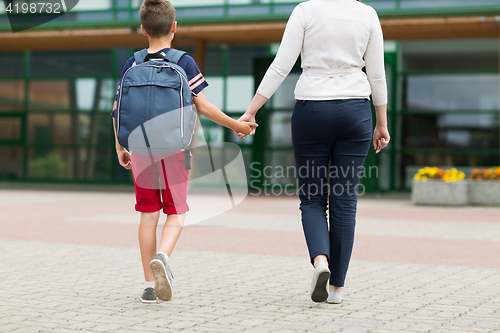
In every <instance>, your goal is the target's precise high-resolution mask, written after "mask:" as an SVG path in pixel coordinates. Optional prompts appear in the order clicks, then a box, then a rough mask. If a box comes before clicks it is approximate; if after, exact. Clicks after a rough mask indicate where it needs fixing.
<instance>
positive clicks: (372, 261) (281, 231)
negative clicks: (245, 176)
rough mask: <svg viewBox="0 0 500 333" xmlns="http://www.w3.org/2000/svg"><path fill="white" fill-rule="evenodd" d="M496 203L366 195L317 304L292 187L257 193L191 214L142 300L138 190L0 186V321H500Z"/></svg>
mask: <svg viewBox="0 0 500 333" xmlns="http://www.w3.org/2000/svg"><path fill="white" fill-rule="evenodd" d="M190 204H191V205H192V207H194V209H193V215H196V214H198V215H199V214H203V213H204V211H207V212H208V211H210V210H213V209H216V207H217V201H216V199H214V198H210V197H206V196H200V195H193V196H191V197H190ZM256 207H257V208H256ZM499 216H500V210H499V209H498V208H488V207H486V208H480V207H465V208H454V209H447V208H436V207H414V206H412V205H411V203H410V202H409V201H408V200H407V197H402V198H397V197H382V198H374V197H363V198H361V200H360V204H359V213H358V225H357V235H356V243H355V248H354V253H353V260H352V262H351V266H350V269H349V272H348V277H347V281H346V288H345V289H344V292H343V293H344V295H345V300H344V302H343V303H342V304H339V305H330V304H326V303H324V304H316V303H313V302H311V301H310V298H309V295H308V288H309V284H310V278H311V274H312V267H311V265H310V264H309V262H308V258H307V249H306V247H305V244H304V238H303V235H302V233H301V225H300V215H299V211H298V209H297V199H296V198H287V197H280V198H262V197H258V198H255V197H249V198H247V200H245V201H244V202H243V203H242V204H241V205H240V206H238V207H237V208H235V209H233V210H231V211H230V212H227V213H226V214H224V215H222V216H218V217H216V218H212V219H210V220H207V221H205V222H202V223H199V224H194V225H190V226H188V227H186V228H185V230H184V231H183V234H182V236H181V239H180V242H179V246H178V248H177V249H176V251H175V252H174V255H173V256H172V258H171V266H172V270H173V272H174V275H175V280H174V297H173V299H172V301H170V302H159V303H158V304H154V305H144V304H141V303H140V302H139V300H138V294H139V292H140V290H141V287H142V271H141V266H140V257H139V249H138V244H137V230H136V229H137V220H138V214H136V213H135V212H134V211H133V195H132V194H131V193H129V192H127V193H106V192H74V191H27V190H8V189H3V190H0V267H1V269H0V332H28V333H29V332H75V331H87V332H177V331H183V332H334V331H335V332H337V331H343V332H401V331H405V332H452V331H453V332H455V331H457V330H460V331H468V332H499V331H500V313H499V312H498V311H499V309H500V261H499V255H498V254H499V253H500V219H499Z"/></svg>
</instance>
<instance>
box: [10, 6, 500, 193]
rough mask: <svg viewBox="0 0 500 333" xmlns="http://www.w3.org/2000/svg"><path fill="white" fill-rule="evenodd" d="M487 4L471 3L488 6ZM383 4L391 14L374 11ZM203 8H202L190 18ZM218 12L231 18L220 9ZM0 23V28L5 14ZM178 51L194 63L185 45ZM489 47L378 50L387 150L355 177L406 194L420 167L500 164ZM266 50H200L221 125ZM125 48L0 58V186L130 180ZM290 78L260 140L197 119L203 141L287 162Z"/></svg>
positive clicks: (428, 43) (238, 109) (453, 43)
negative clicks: (368, 176) (373, 169)
mask: <svg viewBox="0 0 500 333" xmlns="http://www.w3.org/2000/svg"><path fill="white" fill-rule="evenodd" d="M488 1H489V0H484V1H483V2H474V5H475V6H489V5H495V4H496V2H494V1H493V2H491V1H490V2H488ZM495 1H496V0H495ZM366 2H370V4H372V3H373V4H374V7H376V8H377V6H379V10H380V11H381V12H384V10H385V11H390V10H395V9H396V8H398V6H399V9H400V10H405V9H407V10H417V9H421V10H428V11H429V12H432V11H433V10H434V9H436V8H437V7H440V8H438V9H440V10H441V9H442V8H448V7H453V6H456V7H457V6H458V7H460V6H462V7H467V6H469V7H470V6H471V4H470V1H462V0H453V1H451V0H450V1H447V2H446V3H445V2H439V1H438V2H436V1H427V0H420V1H407V0H401V1H398V0H393V1H385V2H382V1H375V0H372V1H366ZM139 3H140V1H135V0H133V1H132V3H130V2H129V0H123V1H122V0H114V1H111V0H109V1H101V0H99V1H91V0H88V1H84V2H82V4H81V5H79V6H80V8H79V9H80V10H81V11H82V10H87V9H90V10H103V11H106V10H112V12H113V13H112V14H113V15H114V16H113V17H114V18H113V19H114V20H116V21H119V20H120V19H128V18H131V16H132V18H133V17H135V16H134V15H136V14H137V10H136V9H137V6H138V5H139ZM256 3H257V4H258V3H261V4H265V5H266V6H265V8H267V9H269V8H268V5H270V4H271V2H269V1H260V2H259V1H257V2H255V1H233V0H231V1H229V2H227V1H223V0H220V1H219V0H217V1H215V0H214V1H212V2H210V3H209V2H207V0H204V2H203V5H204V6H215V7H213V8H212V9H211V10H216V9H217V10H219V9H218V8H219V7H217V6H222V7H221V8H222V9H224V8H225V9H226V10H228V9H229V7H228V6H231V5H236V7H237V6H240V5H241V6H243V5H245V6H246V4H248V5H249V6H250V5H251V6H256ZM273 3H274V2H273ZM276 3H277V4H279V5H280V6H283V7H280V8H282V10H283V13H285V12H286V11H288V12H289V11H290V9H291V8H293V6H294V5H293V2H291V3H289V2H287V1H281V2H280V1H276ZM287 3H288V4H287ZM295 3H296V2H295ZM383 3H385V4H386V5H388V6H389V5H390V6H393V5H394V8H393V7H391V8H381V7H380V6H382V5H383ZM174 4H175V2H174ZM179 4H180V3H179ZM113 5H114V6H113ZM182 5H183V6H185V8H180V9H179V10H178V13H179V14H180V16H182V15H184V16H185V17H189V16H190V15H191V16H196V15H198V14H196V13H198V12H200V10H201V9H200V2H199V1H198V2H197V1H194V0H193V1H192V3H191V2H190V3H188V2H186V0H183V1H182ZM188 5H193V6H194V7H189V6H188ZM82 6H83V7H82ZM287 6H288V7H287ZM411 6H413V7H411ZM0 7H2V6H0ZM84 7H85V8H84ZM236 7H235V8H236ZM410 7H411V8H410ZM237 8H240V9H241V8H246V7H237ZM252 8H254V7H252ZM255 8H261V7H255ZM262 8H264V7H262ZM273 8H274V7H273ZM276 8H278V7H276ZM276 8H274V10H275V9H276ZM485 8H486V7H485ZM285 9H286V10H285ZM0 10H1V9H0ZM206 10H208V9H207V8H206V7H204V8H203V10H201V12H203V11H205V13H206ZM259 10H261V9H259ZM262 10H263V9H262ZM196 11H198V12H196ZM464 13H465V14H466V12H464ZM247 14H248V15H250V14H249V13H247ZM254 14H255V15H256V17H257V16H258V15H260V14H258V13H254ZM268 14H269V13H268ZM285 14H286V13H285ZM75 15H76V16H74V17H72V18H67V19H68V20H72V19H74V20H84V18H85V17H84V16H82V15H88V18H93V19H95V17H97V16H99V15H101V16H102V15H104V14H103V13H102V12H83V11H82V12H78V11H77V12H76V13H75ZM78 15H79V16H78ZM95 15H97V16H95ZM120 15H121V16H120ZM200 15H201V14H200ZM214 15H215V14H214ZM217 15H219V14H217ZM221 15H223V16H224V17H226V16H227V15H229V16H231V15H233V16H234V15H237V14H235V13H233V14H231V13H229V12H224V11H223V12H222V14H221ZM252 15H253V14H252ZM262 15H264V14H262ZM266 15H267V14H266ZM99 17H100V16H99ZM103 17H104V16H103ZM0 18H1V19H3V20H4V21H5V18H6V17H5V16H0ZM222 21H223V20H222V19H221V22H222ZM1 23H2V21H1V20H0V25H1ZM182 48H183V49H185V50H186V51H187V52H188V53H190V54H191V55H194V48H193V47H191V46H185V47H182ZM0 49H1V46H0ZM499 49H500V45H499V39H498V38H475V39H453V40H447V39H444V40H443V39H440V40H420V41H405V40H401V41H394V42H390V41H389V42H388V43H387V54H386V62H387V74H388V86H389V93H390V101H391V102H390V105H389V125H390V128H391V135H392V142H391V145H390V146H389V147H388V148H387V149H385V150H384V151H383V153H382V154H380V155H379V156H369V159H368V161H367V165H376V166H378V167H379V171H378V175H377V176H378V177H377V178H376V179H375V180H373V179H372V180H366V181H374V182H375V183H374V185H373V186H372V188H373V189H375V190H376V189H378V190H394V189H396V190H399V189H407V188H408V187H409V184H410V181H411V178H412V176H413V174H414V172H415V171H416V170H417V169H418V168H420V167H422V166H428V165H431V166H434V165H436V166H445V167H446V166H457V167H461V168H462V169H465V170H467V169H468V168H472V167H478V166H493V165H499V164H500V155H499V151H500V135H499V127H500V124H499V110H500V99H499V91H500V83H499V63H500V61H499ZM273 50H274V52H275V51H276V45H274V44H273V45H266V44H265V45H256V44H251V45H229V44H220V43H211V44H209V46H208V48H207V53H206V65H205V70H204V74H205V76H206V78H207V81H208V82H209V84H210V86H209V87H208V88H207V89H206V90H205V93H206V95H207V97H208V99H209V100H210V101H211V102H212V103H214V104H215V105H216V106H218V107H219V108H220V109H222V110H223V111H225V112H226V113H228V114H229V115H230V116H232V117H235V118H237V117H239V115H241V114H242V113H243V112H244V111H245V109H246V106H247V105H248V103H249V102H250V100H251V98H252V96H253V93H254V91H255V87H256V85H257V84H258V83H259V82H258V80H259V79H258V77H259V75H260V74H258V72H259V71H260V72H262V71H263V70H265V68H256V66H257V65H256V64H259V63H261V64H266V61H267V63H269V61H270V60H271V59H272V57H273V54H274V53H273ZM134 51H135V50H134V49H132V48H119V49H103V50H76V51H67V50H66V51H65V50H63V51H60V50H57V51H56V50H52V51H51V50H48V51H29V50H28V51H24V52H0V180H7V179H8V180H15V181H52V182H59V181H61V182H95V183H117V182H130V181H131V175H130V173H128V172H127V171H125V170H124V169H123V168H122V167H120V166H119V165H118V163H117V161H116V156H115V152H114V141H113V132H112V123H111V121H112V120H111V117H110V115H109V112H110V110H111V106H112V104H113V103H112V100H113V98H114V94H115V91H116V86H117V82H118V80H119V78H120V74H121V70H122V66H123V64H124V63H125V61H126V60H127V59H128V58H129V57H130V56H131V55H132V54H133V52H134ZM259 59H260V60H261V61H260V62H259V61H258V60H259ZM299 72H300V68H296V69H295V70H294V72H292V73H291V75H290V76H289V78H288V79H287V80H286V81H285V82H284V84H283V85H282V86H281V87H280V89H279V90H278V92H277V93H276V95H275V96H274V97H273V99H272V100H271V101H270V102H269V103H267V105H266V110H265V113H261V114H265V116H263V117H264V118H262V119H264V121H263V124H264V126H261V127H259V130H258V131H259V134H258V135H260V136H259V137H248V138H246V139H245V140H243V141H239V140H238V139H236V138H235V137H234V135H233V134H232V132H231V131H230V130H227V129H224V128H222V127H220V126H218V125H216V124H214V123H212V122H211V121H208V120H207V119H202V125H203V130H204V131H203V132H204V134H205V136H206V137H207V139H208V140H209V141H215V142H217V141H219V142H220V141H229V142H236V143H238V144H240V146H241V147H242V149H243V152H244V156H245V159H246V161H247V165H250V163H252V162H259V163H261V164H262V165H270V166H272V167H274V168H275V169H276V168H278V167H282V168H284V169H286V168H287V167H288V166H291V165H293V163H294V161H293V153H292V150H291V139H290V117H291V113H292V111H293V105H294V98H293V88H294V85H295V82H296V80H297V79H298V76H299ZM372 155H373V154H372ZM278 178H279V177H274V176H273V175H271V177H270V179H269V182H270V184H279V183H283V182H285V183H286V182H290V181H293V179H290V177H288V178H287V177H285V178H280V179H278ZM260 185H263V184H262V183H261V184H260Z"/></svg>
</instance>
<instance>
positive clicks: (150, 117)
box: [115, 49, 198, 168]
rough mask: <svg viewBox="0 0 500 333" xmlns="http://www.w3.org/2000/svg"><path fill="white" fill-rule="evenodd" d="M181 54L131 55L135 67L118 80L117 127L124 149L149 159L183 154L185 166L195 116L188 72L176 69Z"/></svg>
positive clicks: (141, 52)
mask: <svg viewBox="0 0 500 333" xmlns="http://www.w3.org/2000/svg"><path fill="white" fill-rule="evenodd" d="M184 54H186V52H182V51H178V50H174V49H171V50H170V51H168V52H167V54H164V53H162V54H154V55H149V54H148V51H147V50H146V49H144V50H141V51H139V52H136V53H135V54H134V57H135V66H132V67H131V68H130V69H128V70H127V71H126V72H125V74H124V75H123V78H122V80H121V84H120V87H121V89H120V96H119V99H118V109H117V115H116V117H115V126H116V131H117V137H118V141H119V143H120V144H121V145H122V146H123V147H125V148H126V149H129V150H131V151H133V152H134V153H136V154H139V155H144V156H148V155H149V156H151V157H152V156H161V155H165V154H170V153H174V152H177V151H181V150H184V151H185V152H186V168H188V157H189V156H190V152H189V146H190V145H191V142H192V141H193V137H194V132H195V127H196V120H197V118H198V114H197V112H196V111H195V110H194V109H193V106H192V103H193V101H192V93H191V90H190V88H189V82H188V79H187V75H186V72H185V71H184V69H183V68H181V67H180V66H179V65H178V62H179V60H180V59H181V57H182V56H183V55H184ZM159 58H161V59H159ZM148 60H149V61H148Z"/></svg>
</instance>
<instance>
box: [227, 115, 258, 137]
mask: <svg viewBox="0 0 500 333" xmlns="http://www.w3.org/2000/svg"><path fill="white" fill-rule="evenodd" d="M238 121H239V122H241V123H245V122H249V123H253V124H255V115H252V114H249V113H244V114H243V115H242V116H241V117H240V119H238ZM255 125H256V126H254V127H253V128H252V131H251V132H250V133H249V134H246V133H244V132H242V131H233V132H234V135H236V136H237V137H238V138H239V139H244V138H245V136H247V135H254V134H255V130H256V129H257V127H258V126H259V125H257V124H255Z"/></svg>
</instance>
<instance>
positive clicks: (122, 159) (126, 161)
mask: <svg viewBox="0 0 500 333" xmlns="http://www.w3.org/2000/svg"><path fill="white" fill-rule="evenodd" d="M116 155H117V156H118V162H119V163H120V165H121V166H122V167H124V168H125V169H127V170H130V169H132V164H131V163H130V153H129V152H128V151H127V150H126V149H125V148H123V147H116Z"/></svg>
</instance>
